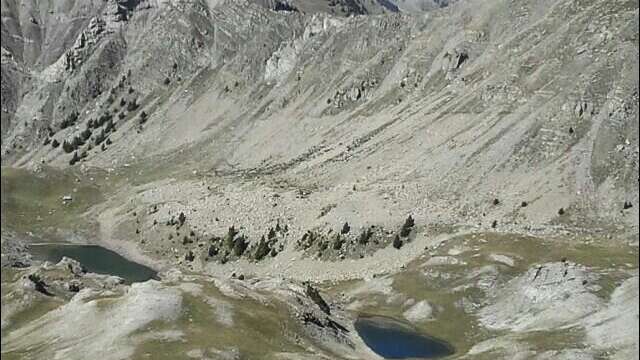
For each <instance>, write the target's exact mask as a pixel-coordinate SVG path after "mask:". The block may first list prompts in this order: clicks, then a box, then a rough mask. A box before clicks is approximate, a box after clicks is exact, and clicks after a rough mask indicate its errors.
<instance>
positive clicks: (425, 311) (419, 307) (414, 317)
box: [402, 300, 433, 322]
mask: <svg viewBox="0 0 640 360" xmlns="http://www.w3.org/2000/svg"><path fill="white" fill-rule="evenodd" d="M402 315H403V316H404V318H405V319H407V320H409V321H411V322H420V321H425V320H429V319H432V318H433V308H432V307H431V304H429V302H427V301H426V300H422V301H419V302H417V303H415V304H414V305H413V306H411V307H410V308H409V309H408V310H407V311H405V312H404V313H403V314H402Z"/></svg>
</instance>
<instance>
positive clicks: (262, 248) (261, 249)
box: [254, 235, 271, 261]
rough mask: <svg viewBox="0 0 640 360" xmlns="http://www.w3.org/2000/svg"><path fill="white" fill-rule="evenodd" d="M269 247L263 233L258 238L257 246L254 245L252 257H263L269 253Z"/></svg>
mask: <svg viewBox="0 0 640 360" xmlns="http://www.w3.org/2000/svg"><path fill="white" fill-rule="evenodd" d="M270 251H271V248H270V247H269V243H267V241H266V240H265V239H264V235H263V236H262V238H261V239H260V242H259V243H258V246H257V247H256V252H255V254H254V258H255V259H256V260H258V261H260V260H262V259H264V257H265V256H267V255H269V252H270Z"/></svg>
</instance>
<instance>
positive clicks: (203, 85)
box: [2, 0, 638, 232]
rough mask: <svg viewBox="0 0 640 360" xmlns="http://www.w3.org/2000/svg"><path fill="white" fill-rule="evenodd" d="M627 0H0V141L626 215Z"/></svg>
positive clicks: (467, 210) (58, 151) (518, 214)
mask: <svg viewBox="0 0 640 360" xmlns="http://www.w3.org/2000/svg"><path fill="white" fill-rule="evenodd" d="M636 5H637V4H636V3H635V2H633V1H616V2H614V3H611V2H608V1H561V2H548V1H542V0H540V1H498V2H491V3H487V2H480V1H464V2H461V3H457V4H455V5H454V6H449V7H446V8H443V9H442V10H438V11H433V12H428V13H426V14H424V15H420V16H413V15H406V14H402V13H399V14H398V13H389V14H386V15H375V16H355V17H347V18H344V17H336V16H333V15H329V14H326V13H324V12H322V11H320V12H299V11H288V10H286V9H285V10H281V9H279V8H278V6H275V7H273V8H275V9H276V10H273V8H272V9H268V8H265V7H264V6H261V5H254V4H252V3H247V2H240V1H220V2H218V1H215V2H214V1H204V0H203V1H193V2H180V1H119V2H115V1H109V2H104V1H92V2H76V1H70V0H69V1H62V2H56V3H55V4H54V3H50V2H30V3H20V2H18V1H9V0H6V1H2V13H3V26H2V44H3V45H2V95H3V96H2V161H3V164H6V165H8V164H12V165H15V166H28V167H33V166H36V165H40V164H46V165H49V166H53V167H59V168H65V167H68V166H70V162H71V163H74V164H75V165H74V166H97V167H102V168H107V167H118V166H122V165H123V164H125V163H126V164H134V163H138V162H140V163H145V162H146V161H147V160H150V159H153V158H154V156H159V157H161V158H162V159H163V160H162V161H163V162H164V163H165V164H164V167H165V168H173V169H174V170H177V169H180V170H196V171H198V172H199V173H201V174H206V175H212V176H213V175H214V174H217V175H222V176H231V177H239V178H241V179H245V180H248V181H250V182H252V184H253V185H254V186H255V187H256V188H257V189H258V190H260V189H261V188H263V187H264V185H262V184H265V183H267V184H269V185H272V183H273V182H279V181H286V182H287V183H288V184H291V186H293V187H298V188H312V189H314V191H318V192H330V193H339V194H340V197H341V198H342V199H343V200H344V203H345V204H338V208H340V207H343V206H347V205H346V204H348V203H354V204H353V205H354V206H355V207H359V206H360V204H355V203H356V202H357V201H358V200H357V198H358V195H359V194H362V195H363V196H364V195H366V198H367V199H366V202H375V203H378V204H380V205H381V207H384V208H388V209H390V212H391V214H388V213H384V214H380V215H379V216H378V218H380V217H385V218H386V217H387V216H389V215H391V216H392V217H398V218H400V217H404V216H405V214H406V213H407V212H412V211H415V212H417V213H416V215H417V216H418V217H420V218H425V220H426V218H429V219H430V220H435V219H433V218H434V217H435V218H438V219H439V220H440V221H443V222H449V223H459V222H464V223H466V224H473V225H476V224H481V226H489V225H490V224H492V222H493V220H498V222H499V225H500V224H502V223H509V224H513V226H520V227H527V228H535V227H538V226H541V225H549V224H557V223H570V224H573V225H578V226H580V227H586V226H589V227H602V226H603V224H607V225H611V224H619V226H621V228H619V229H631V231H632V232H634V231H636V232H637V216H635V215H637V206H635V207H634V208H632V209H631V210H630V211H624V212H621V211H622V210H623V208H624V207H625V206H624V204H625V202H628V203H630V204H637V202H638V186H637V173H638V121H637V119H638V106H637V100H638V81H637V74H638V60H637V58H638V56H637V55H638V46H637V40H638V32H637V25H638V20H637V12H638V9H637V6H636ZM293 6H295V4H294V5H293ZM568 19H570V20H568ZM115 130H117V132H115ZM65 142H66V143H68V144H65ZM80 143H83V145H80ZM107 144H108V145H107ZM62 145H67V146H62ZM187 154H188V155H187ZM180 156H183V158H182V159H180ZM72 160H73V161H72ZM183 167H186V168H188V169H183ZM252 179H258V180H257V181H253V180H252ZM398 184H403V186H402V187H399V186H398ZM354 187H355V188H357V190H356V191H355V192H353V191H352V188H354ZM363 193H366V194H363ZM494 198H499V199H500V200H502V201H501V206H496V207H492V206H488V205H487V204H488V203H490V202H491V201H492V200H493V199H494ZM525 202H526V204H527V205H528V206H526V207H523V206H521V205H522V204H524V203H525ZM561 208H562V209H564V212H565V214H566V215H565V216H559V212H562V211H560V209H561ZM372 216H373V218H372V220H371V221H375V220H377V218H376V216H375V214H372ZM357 217H359V218H362V217H363V216H357ZM359 221H362V222H366V221H367V219H361V220H359ZM628 226H631V228H628ZM633 229H635V230H633Z"/></svg>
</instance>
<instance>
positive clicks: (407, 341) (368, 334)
mask: <svg viewBox="0 0 640 360" xmlns="http://www.w3.org/2000/svg"><path fill="white" fill-rule="evenodd" d="M355 328H356V331H357V332H358V334H359V335H360V337H361V338H362V340H363V341H364V342H365V344H367V346H368V347H369V348H371V350H373V351H374V352H375V353H376V354H378V355H380V356H382V357H384V358H386V359H436V358H442V357H446V356H449V355H452V354H453V353H454V352H453V348H452V347H451V346H450V345H449V344H447V343H446V342H445V341H442V340H439V339H436V338H433V337H431V336H427V335H423V334H420V333H418V332H416V331H415V330H414V329H413V328H412V327H411V326H409V325H407V324H405V323H402V322H399V321H397V320H394V319H391V318H386V317H382V316H361V317H359V318H358V320H356V323H355Z"/></svg>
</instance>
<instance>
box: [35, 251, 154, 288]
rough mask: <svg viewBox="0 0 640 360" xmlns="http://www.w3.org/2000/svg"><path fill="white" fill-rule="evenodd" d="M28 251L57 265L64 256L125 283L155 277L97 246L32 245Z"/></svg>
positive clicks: (149, 272)
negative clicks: (116, 277) (121, 279)
mask: <svg viewBox="0 0 640 360" xmlns="http://www.w3.org/2000/svg"><path fill="white" fill-rule="evenodd" d="M29 250H30V251H31V253H32V254H33V257H34V258H36V259H38V260H43V261H50V262H53V263H57V262H58V261H60V260H61V259H62V258H63V257H65V256H66V257H68V258H72V259H74V260H77V261H79V262H80V263H81V264H82V265H83V266H84V267H85V268H86V269H87V271H89V272H94V273H98V274H108V275H115V276H119V277H121V278H123V279H124V280H125V281H126V282H127V283H134V282H142V281H147V280H149V279H153V278H156V275H157V273H156V272H155V271H154V270H153V269H151V268H149V267H147V266H144V265H141V264H138V263H136V262H133V261H130V260H128V259H126V258H124V257H122V256H120V255H119V254H118V253H116V252H113V251H111V250H108V249H105V248H103V247H101V246H97V245H70V244H41V245H38V244H34V245H31V246H30V248H29Z"/></svg>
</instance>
